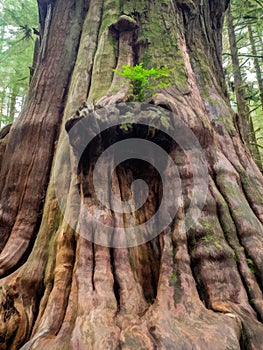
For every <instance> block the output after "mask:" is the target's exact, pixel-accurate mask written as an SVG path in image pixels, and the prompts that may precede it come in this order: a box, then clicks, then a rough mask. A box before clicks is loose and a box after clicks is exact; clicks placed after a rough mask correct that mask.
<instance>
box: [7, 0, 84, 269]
mask: <svg viewBox="0 0 263 350" xmlns="http://www.w3.org/2000/svg"><path fill="white" fill-rule="evenodd" d="M72 2H73V3H74V1H72ZM58 3H60V2H57V4H58ZM61 6H62V9H60V10H61V14H60V15H59V14H57V22H53V24H52V25H51V28H50V35H54V41H53V45H52V46H51V47H49V50H48V55H47V57H46V59H45V61H44V62H41V63H40V64H41V67H42V69H40V68H39V70H38V74H35V76H34V78H33V80H32V87H31V92H30V94H29V98H28V104H27V106H28V107H27V106H25V108H24V110H23V112H22V115H21V117H20V118H19V119H18V120H17V121H16V122H15V124H14V126H13V129H12V130H11V133H10V142H9V143H8V145H7V149H6V151H5V156H4V160H3V164H4V166H2V168H1V186H0V187H1V195H2V197H1V201H2V202H1V204H0V208H1V209H0V215H1V219H0V220H1V231H2V232H3V236H4V237H5V239H6V237H9V239H8V241H7V243H6V245H5V248H4V249H3V251H2V254H1V258H0V271H1V274H4V273H6V272H8V271H9V270H10V269H11V268H12V267H13V266H14V265H16V264H17V263H18V262H19V260H20V259H21V257H22V256H23V255H24V253H25V251H26V249H27V247H28V245H29V242H30V240H31V238H32V235H33V233H34V228H35V225H36V221H37V217H38V214H39V210H40V207H41V200H42V198H43V196H44V195H45V192H46V186H47V181H48V178H49V172H50V164H51V160H50V159H51V158H50V154H52V153H53V150H54V142H55V139H56V137H57V134H56V130H57V128H58V125H59V124H60V122H61V110H62V108H63V103H64V98H65V93H66V86H67V84H68V81H69V77H70V74H71V70H72V67H73V65H74V62H75V56H76V52H77V47H78V36H79V34H80V31H81V23H80V24H77V22H76V23H74V21H76V18H77V17H80V18H81V16H79V13H78V12H79V11H80V10H82V7H81V6H78V7H77V8H76V10H75V11H74V10H72V8H71V2H68V3H67V4H61ZM54 11H56V8H55V10H54ZM64 11H65V13H67V14H68V15H69V16H70V17H71V16H73V17H72V18H73V20H72V19H71V18H68V17H67V16H63V13H64ZM72 11H73V12H72ZM69 24H70V26H69ZM54 33H56V34H54ZM65 33H68V36H67V35H65ZM67 49H69V50H70V54H66V51H67ZM65 57H66V59H65ZM54 72H56V73H55V74H54ZM37 87H39V89H37ZM40 87H41V88H40ZM50 91H53V94H50ZM33 100H35V101H39V100H40V101H41V102H40V104H39V105H35V104H34V103H32V101H33ZM22 120H23V122H22ZM43 131H44V132H43ZM28 140H31V142H32V144H34V149H35V151H33V154H32V158H31V157H29V154H30V152H31V147H32V146H30V145H29V141H28ZM33 140H35V141H33ZM17 142H20V148H19V149H17V147H16V145H17ZM25 150H27V151H25ZM18 165H20V166H19V168H17V167H18ZM18 169H19V171H17V170H18ZM35 176H37V178H38V183H36V181H35ZM7 179H9V181H10V182H9V183H8V182H7V181H6V180H7ZM11 184H12V185H11ZM13 184H15V185H13ZM10 186H11V187H10ZM13 186H15V187H14V188H12V187H13ZM29 188H30V190H28V189H29ZM23 193H24V195H23ZM33 193H34V195H32V194H33ZM14 252H15V253H14Z"/></svg>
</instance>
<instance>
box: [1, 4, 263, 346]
mask: <svg viewBox="0 0 263 350" xmlns="http://www.w3.org/2000/svg"><path fill="white" fill-rule="evenodd" d="M227 2H228V1H227V0H213V1H210V0H202V1H199V0H196V1H188V0H187V1H186V0H183V1H181V0H180V1H179V0H174V1H164V0H163V1H159V0H158V1H149V0H140V1H137V0H131V1H128V0H123V1H121V0H104V1H102V0H90V1H88V0H87V1H84V0H67V1H63V0H57V1H50V2H48V1H40V0H39V1H38V4H39V9H40V11H39V13H40V22H41V36H40V37H41V46H40V50H39V55H38V63H37V66H36V70H35V73H34V76H33V78H32V81H31V86H30V91H29V96H28V99H27V102H26V104H25V106H24V109H23V111H22V113H21V115H20V117H19V118H18V119H17V120H16V121H15V123H14V124H13V126H12V128H11V130H10V132H9V133H7V132H3V133H1V139H0V142H1V143H0V152H1V154H0V155H1V157H0V161H1V163H0V166H1V179H0V191H1V202H0V228H1V235H2V236H1V237H2V239H1V244H0V245H1V250H2V252H1V256H0V273H1V276H2V279H1V281H0V283H1V290H0V305H1V323H0V334H1V336H0V348H1V349H20V348H23V349H38V350H39V349H61V350H65V349H96V350H97V349H101V350H104V349H133V348H134V349H200V350H203V349H213V350H215V349H220V350H221V349H263V346H262V344H263V325H262V321H263V298H262V288H263V283H262V281H263V229H262V221H263V205H262V204H263V196H262V193H263V177H262V174H261V173H260V171H259V169H258V167H257V165H256V164H255V163H254V161H253V160H252V158H251V155H250V153H249V151H248V149H247V148H246V146H245V145H244V143H243V141H242V139H241V136H240V133H239V131H238V129H237V128H236V116H235V114H234V113H233V112H232V110H231V108H230V106H229V101H228V100H227V97H226V91H225V86H224V78H223V73H222V65H221V30H222V22H223V13H224V11H225V10H226V7H227ZM138 62H143V63H144V66H145V67H148V68H150V67H156V66H161V65H168V66H169V67H171V68H172V67H173V68H175V70H174V72H173V76H172V77H171V79H172V84H171V86H170V87H168V88H165V89H163V90H161V91H158V92H157V93H156V95H155V96H153V97H152V99H151V100H149V101H146V102H149V103H150V105H148V104H146V105H139V106H138V104H131V105H130V104H123V102H127V101H128V88H129V87H128V86H127V84H126V83H125V82H124V81H123V80H121V78H120V77H118V76H116V75H115V74H113V72H112V69H113V68H116V67H117V69H120V68H121V66H122V65H125V64H126V65H128V64H130V65H134V64H136V63H138ZM87 98H88V99H89V100H91V99H93V100H94V103H95V111H92V110H90V109H89V107H88V106H87V104H84V103H83V102H84V101H85V100H86V99H87ZM81 104H82V105H81ZM153 105H156V106H153ZM158 105H159V106H161V107H162V109H160V108H159V107H157V106H158ZM79 106H81V107H80V108H79ZM118 114H120V115H121V118H124V119H120V120H124V121H125V122H128V124H126V125H121V126H120V127H119V126H116V125H114V123H115V122H117V121H118V120H117V119H116V121H115V119H114V118H117V117H116V116H117V115H118ZM147 115H150V117H151V118H152V120H149V118H148V119H147ZM112 118H113V121H112ZM135 118H137V123H136V119H135ZM145 118H146V119H147V123H145ZM167 118H170V120H169V122H167ZM115 124H116V123H115ZM121 124H122V123H121ZM146 124H147V125H146ZM104 129H106V130H104ZM67 133H68V135H67ZM181 133H182V135H181ZM168 135H169V136H168ZM173 135H176V136H175V137H173ZM194 135H195V136H194ZM93 136H96V137H95V138H94V139H93V140H92V142H91V143H90V144H89V145H87V144H85V143H86V142H87V140H89V139H91V138H92V137H93ZM184 137H186V138H187V140H186V141H185V140H184ZM189 137H190V139H191V140H190V141H189ZM133 138H136V140H137V141H136V142H139V141H138V139H140V140H141V141H140V142H143V141H145V142H148V143H150V144H151V145H152V150H151V149H148V158H147V160H146V161H145V160H144V158H143V157H142V159H134V158H136V157H134V156H133V154H132V152H130V153H129V152H128V157H127V158H126V160H125V161H123V162H121V163H120V164H119V166H118V167H117V168H116V170H115V172H114V173H112V174H111V172H110V171H111V168H112V164H113V163H114V161H113V160H111V159H110V154H107V155H106V157H104V160H105V163H99V159H100V156H101V153H102V152H103V151H104V150H105V149H107V148H109V147H110V146H111V145H112V144H117V145H118V142H121V141H129V142H130V140H131V139H133ZM144 139H146V140H144ZM68 140H69V141H70V142H67V141H68ZM197 140H198V141H199V142H197ZM188 141H189V142H188ZM86 145H87V147H85V146H86ZM122 145H123V144H121V146H120V147H122ZM154 145H156V146H157V147H158V148H160V147H161V148H163V151H164V152H165V154H167V155H169V156H170V158H169V159H173V161H174V162H175V164H176V166H177V170H178V173H177V174H175V175H173V174H174V173H171V172H170V169H169V167H168V164H169V161H168V157H167V160H165V161H164V162H162V164H161V174H158V169H157V170H156V169H154V165H155V160H154V157H155V156H156V154H158V152H157V151H156V148H155V146H154ZM125 149H126V148H125V147H124V150H125ZM135 149H136V147H135ZM115 151H116V150H115ZM127 151H130V149H127ZM201 151H202V152H201ZM116 152H117V151H116ZM82 153H83V154H82ZM137 158H138V157H137ZM151 160H152V162H151ZM98 163H99V164H100V166H102V169H99V170H98V169H97V168H96V166H97V164H98ZM206 170H208V172H207V171H206ZM95 171H98V172H99V173H98V172H97V173H96V174H99V176H97V178H99V179H100V178H103V176H105V174H109V176H111V175H112V179H111V180H108V181H107V179H106V190H105V189H103V188H102V190H105V191H104V193H103V195H105V196H106V197H107V191H109V192H111V191H110V189H109V188H107V186H108V187H112V191H113V192H114V194H115V196H116V198H119V199H122V200H123V201H124V200H125V199H127V198H129V199H130V201H128V202H123V207H125V203H126V204H127V203H128V204H129V205H131V206H133V207H136V203H135V199H134V198H133V195H134V191H132V186H131V184H132V182H133V181H134V180H136V179H138V178H141V179H143V180H144V181H145V182H146V183H147V184H148V197H146V198H147V200H146V201H145V203H144V204H143V205H142V206H141V207H140V208H139V209H138V210H133V211H132V212H131V213H130V211H126V212H125V213H124V214H123V215H121V214H120V213H118V211H113V210H112V209H113V208H107V207H106V206H105V205H102V204H101V202H100V201H99V199H100V197H99V194H98V193H96V192H95V189H96V188H95V187H94V185H93V180H94V179H95V180H96V179H97V178H96V176H95V177H93V173H94V172H95ZM171 176H172V177H173V176H174V178H171ZM163 177H164V180H165V181H167V182H168V183H169V186H170V187H169V188H168V189H169V193H168V194H169V196H168V197H169V199H170V200H169V201H168V204H166V206H165V207H164V208H166V209H167V210H165V209H163V211H162V212H161V215H162V214H165V212H166V213H168V217H170V223H169V225H167V227H165V228H164V227H162V232H161V233H160V234H158V235H156V234H155V233H153V232H151V230H149V227H148V229H147V230H146V229H145V230H143V229H142V232H141V236H142V239H141V238H140V239H138V238H136V237H135V239H134V236H132V235H130V236H127V237H128V238H127V241H125V239H122V238H123V237H122V238H120V237H119V236H118V234H119V233H120V232H121V231H124V232H126V231H127V232H128V231H129V230H128V229H130V228H132V227H133V225H135V229H136V227H141V226H140V225H143V224H144V223H146V222H147V220H148V221H149V220H150V219H151V217H152V215H154V214H155V213H156V212H158V209H159V207H161V204H160V203H161V202H162V200H163V197H165V196H164V194H165V189H166V183H165V182H164V183H163V181H162V180H163ZM178 177H180V181H181V182H180V181H178ZM95 180H94V182H96V181H95ZM107 182H108V184H107ZM102 185H105V183H102ZM109 185H111V186H109ZM171 186H172V188H171ZM198 189H199V191H198ZM65 194H66V195H65ZM110 196H111V195H110ZM171 198H172V199H173V198H174V203H175V206H176V207H177V210H176V211H175V213H174V215H172V214H173V213H172V209H173V206H174V203H173V201H171ZM139 199H140V198H139ZM136 208H137V207H136ZM199 209H202V210H199ZM119 210H120V208H119ZM164 216H165V215H164ZM92 218H96V220H95V221H94V220H93V219H92ZM161 219H162V217H161V216H160V217H159V219H158V224H159V221H161ZM196 219H198V220H196ZM103 224H104V225H106V224H107V225H108V226H103ZM111 226H112V229H111V230H110V239H108V238H107V237H108V236H105V232H102V231H103V227H111ZM121 226H124V227H125V229H124V230H121V229H118V228H120V227H121ZM160 226H161V225H160ZM152 229H153V231H156V227H153V226H152ZM106 234H107V232H106ZM101 237H102V238H101ZM105 237H106V238H105ZM149 237H151V238H152V239H151V240H150V241H148V239H149ZM139 243H140V244H139Z"/></svg>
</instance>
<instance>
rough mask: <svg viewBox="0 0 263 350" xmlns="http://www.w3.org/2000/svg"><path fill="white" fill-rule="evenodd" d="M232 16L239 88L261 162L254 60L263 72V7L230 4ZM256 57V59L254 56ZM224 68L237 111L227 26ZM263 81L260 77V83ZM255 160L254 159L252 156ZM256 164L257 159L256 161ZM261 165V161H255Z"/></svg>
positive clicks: (262, 129) (249, 0)
mask: <svg viewBox="0 0 263 350" xmlns="http://www.w3.org/2000/svg"><path fill="white" fill-rule="evenodd" d="M231 14H232V16H233V24H234V31H235V37H236V41H237V49H238V58H239V67H240V70H241V74H242V88H243V89H244V94H245V101H246V105H247V107H248V108H249V112H250V114H249V117H250V118H251V120H252V122H253V126H254V130H255V139H256V143H255V144H256V145H257V146H258V148H259V152H260V154H261V161H263V113H262V110H263V106H262V98H261V91H260V83H259V78H260V77H259V76H257V74H256V67H255V60H257V61H258V64H259V66H260V70H261V72H262V71H263V60H262V57H263V41H262V31H263V21H262V18H263V4H262V1H258V0H246V1H240V0H232V1H231ZM249 28H251V30H252V33H253V34H252V37H253V40H252V41H253V44H254V50H255V51H256V52H253V48H252V42H251V38H250V36H249ZM255 53H256V55H255ZM223 65H224V70H225V75H226V81H227V86H228V94H229V97H230V101H231V105H232V107H233V109H234V110H237V101H236V91H235V86H234V72H233V69H232V62H231V54H230V47H229V42H228V36H227V26H225V28H224V32H223ZM262 78H263V76H262V73H261V79H262ZM254 156H255V155H254ZM257 160H258V159H257ZM258 161H260V160H258Z"/></svg>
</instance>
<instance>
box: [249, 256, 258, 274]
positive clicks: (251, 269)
mask: <svg viewBox="0 0 263 350" xmlns="http://www.w3.org/2000/svg"><path fill="white" fill-rule="evenodd" d="M247 264H248V267H249V269H250V271H251V272H252V273H253V274H254V273H255V272H256V270H255V265H254V263H253V261H252V260H251V259H247Z"/></svg>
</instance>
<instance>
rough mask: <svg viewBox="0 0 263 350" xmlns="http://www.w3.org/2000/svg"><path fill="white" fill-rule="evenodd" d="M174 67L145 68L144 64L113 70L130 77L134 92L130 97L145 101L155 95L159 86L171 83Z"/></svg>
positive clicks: (162, 86)
mask: <svg viewBox="0 0 263 350" xmlns="http://www.w3.org/2000/svg"><path fill="white" fill-rule="evenodd" d="M173 70H174V69H169V68H168V67H167V66H162V67H160V68H150V69H145V68H143V64H142V63H140V64H137V65H136V66H135V67H132V66H122V71H119V70H117V69H114V70H113V71H114V72H115V73H117V74H119V75H120V76H122V77H124V78H126V79H129V81H130V86H131V89H132V92H131V93H130V95H129V97H130V98H131V99H132V100H134V101H139V102H143V101H145V99H146V98H147V97H151V96H153V95H154V93H155V92H156V90H157V89H158V88H165V87H168V86H169V85H170V83H169V76H170V74H171V72H172V71H173Z"/></svg>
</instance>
